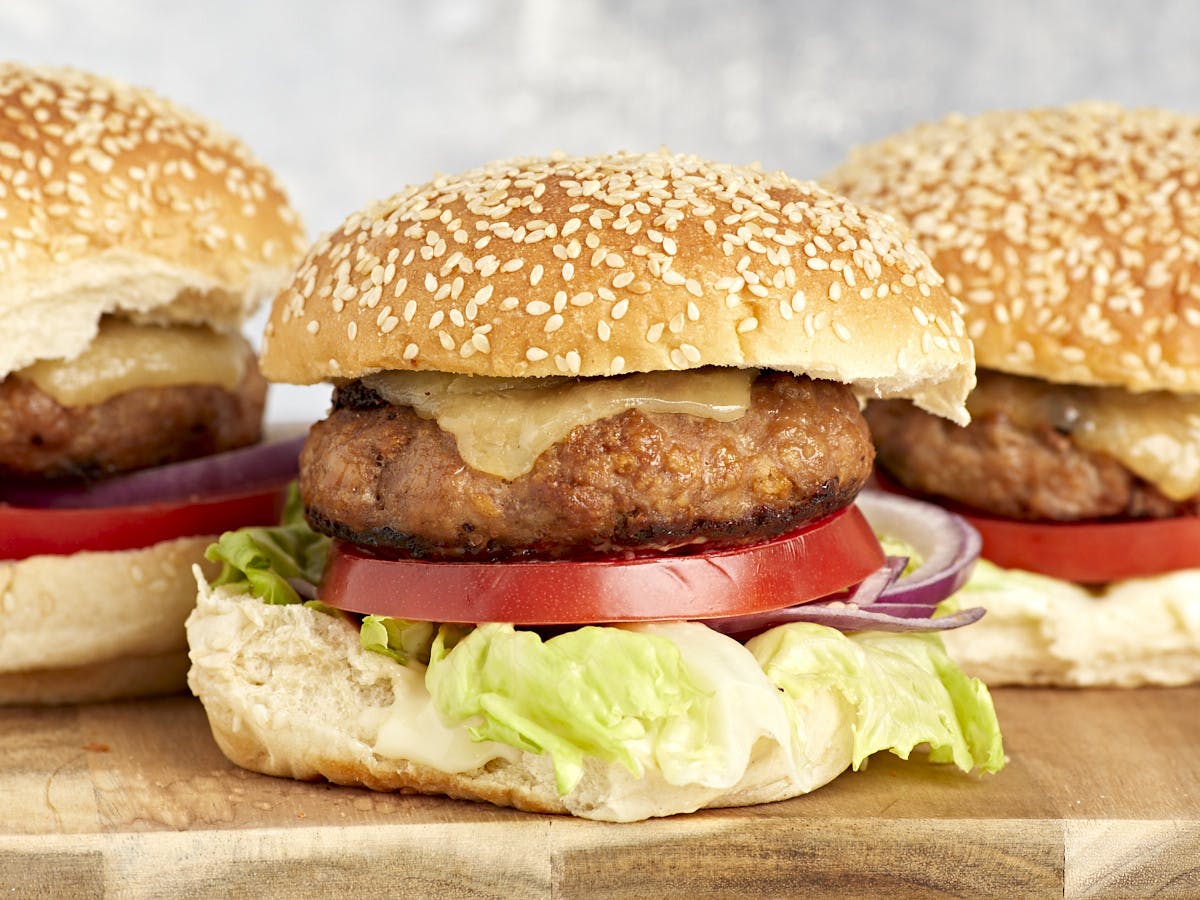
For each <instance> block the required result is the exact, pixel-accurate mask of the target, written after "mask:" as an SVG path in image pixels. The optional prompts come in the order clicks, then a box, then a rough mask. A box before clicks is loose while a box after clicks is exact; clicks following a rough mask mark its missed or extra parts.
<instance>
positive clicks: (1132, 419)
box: [967, 373, 1200, 501]
mask: <svg viewBox="0 0 1200 900" xmlns="http://www.w3.org/2000/svg"><path fill="white" fill-rule="evenodd" d="M967 407H968V409H969V410H970V412H971V416H972V418H974V417H976V416H982V415H985V414H987V413H988V412H989V411H998V412H999V411H1002V412H1003V413H1004V414H1005V415H1008V416H1009V417H1010V418H1011V419H1012V420H1013V421H1015V422H1016V423H1017V424H1018V425H1021V426H1024V427H1031V426H1033V425H1044V424H1048V425H1050V426H1052V427H1054V428H1056V429H1058V430H1059V431H1061V432H1062V433H1064V434H1066V435H1068V436H1069V437H1070V439H1071V441H1072V442H1074V443H1075V444H1076V446H1078V447H1080V448H1082V449H1084V450H1088V451H1090V452H1093V453H1103V454H1106V455H1108V456H1111V457H1112V458H1114V459H1116V460H1117V461H1118V462H1120V463H1121V464H1122V465H1123V466H1125V468H1127V469H1129V470H1130V471H1131V472H1133V473H1135V474H1136V475H1138V476H1140V477H1141V478H1144V479H1145V480H1146V481H1148V482H1150V483H1151V484H1153V485H1155V486H1157V487H1158V489H1159V490H1160V491H1162V493H1163V494H1164V495H1165V496H1167V497H1169V498H1170V499H1172V500H1176V501H1179V500H1186V499H1188V498H1189V497H1194V496H1196V495H1197V494H1200V396H1197V395H1194V394H1171V393H1168V392H1166V391H1151V392H1149V393H1144V394H1134V393H1130V392H1129V391H1126V390H1122V389H1121V388H1115V387H1082V386H1078V385H1064V384H1050V383H1048V382H1044V381H1038V380H1037V379H1032V378H1016V377H1014V376H1006V375H997V374H995V373H989V375H988V376H987V377H986V378H983V377H981V378H980V381H979V387H977V388H976V390H975V392H974V393H972V394H971V397H970V399H969V401H968V403H967Z"/></svg>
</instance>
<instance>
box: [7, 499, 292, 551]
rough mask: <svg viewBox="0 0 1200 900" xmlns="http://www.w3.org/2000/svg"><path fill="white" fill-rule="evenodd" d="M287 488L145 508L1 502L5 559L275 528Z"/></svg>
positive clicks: (147, 505)
mask: <svg viewBox="0 0 1200 900" xmlns="http://www.w3.org/2000/svg"><path fill="white" fill-rule="evenodd" d="M286 488H287V485H286V484H282V485H275V486H273V487H269V488H260V489H259V490H256V491H253V492H251V493H244V494H233V495H225V496H219V497H213V498H208V499H203V500H175V501H171V502H168V503H151V504H145V505H140V506H109V507H95V508H83V509H36V508H32V507H27V506H9V505H8V504H4V503H0V559H25V558H26V557H29V556H38V555H41V554H56V555H64V554H69V553H76V552H78V551H80V550H132V549H135V548H138V547H149V546H150V545H151V544H157V543H158V542H160V541H166V540H171V539H173V538H179V537H191V536H194V535H200V534H220V533H221V532H222V531H228V530H230V529H233V528H241V527H242V526H244V525H273V524H275V523H276V522H278V521H279V515H280V512H281V511H282V510H283V504H284V501H285V499H286Z"/></svg>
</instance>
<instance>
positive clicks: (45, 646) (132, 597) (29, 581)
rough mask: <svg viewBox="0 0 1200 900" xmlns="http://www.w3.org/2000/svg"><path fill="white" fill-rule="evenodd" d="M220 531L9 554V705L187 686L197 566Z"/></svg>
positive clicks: (5, 623)
mask: <svg viewBox="0 0 1200 900" xmlns="http://www.w3.org/2000/svg"><path fill="white" fill-rule="evenodd" d="M212 540H213V539H212V537H189V538H179V539H178V540H173V541H164V542H162V543H159V544H154V545H153V546H151V547H146V548H144V549H138V550H119V551H112V552H103V553H98V552H81V553H75V554H72V555H70V556H31V557H29V558H28V559H23V560H18V561H15V562H13V561H9V562H0V705H5V704H11V703H72V702H79V701H90V700H110V699H115V698H120V697H139V696H146V695H148V694H163V693H172V692H175V691H180V690H183V688H184V687H185V684H186V677H187V665H186V655H187V641H186V637H185V634H184V628H183V623H184V621H185V620H186V619H187V616H188V613H190V612H191V610H192V607H193V606H194V605H195V601H196V582H195V578H194V576H193V575H192V566H193V565H196V564H199V563H203V564H204V565H205V566H206V567H207V568H208V570H209V571H210V572H211V571H214V569H213V567H212V564H211V563H207V562H204V549H205V547H207V546H208V545H209V544H210V543H212Z"/></svg>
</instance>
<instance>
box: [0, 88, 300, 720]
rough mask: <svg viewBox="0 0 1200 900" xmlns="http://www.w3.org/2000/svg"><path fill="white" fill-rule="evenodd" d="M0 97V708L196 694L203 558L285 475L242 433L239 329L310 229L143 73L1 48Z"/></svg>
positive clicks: (258, 169) (259, 512)
mask: <svg viewBox="0 0 1200 900" xmlns="http://www.w3.org/2000/svg"><path fill="white" fill-rule="evenodd" d="M0 113H2V115H0V323H2V325H3V335H4V337H3V340H0V611H2V614H0V703H13V702H65V701H75V700H89V699H102V698H110V697H120V696H130V695H137V694H145V693H156V692H163V691H171V690H180V689H182V688H183V686H184V679H185V673H186V668H187V656H186V644H185V638H184V632H183V621H184V619H185V618H186V616H187V614H188V612H189V611H190V609H191V607H192V605H193V602H194V598H195V591H194V588H193V587H192V586H191V585H192V584H193V582H192V575H191V569H192V566H193V565H194V564H195V563H196V562H197V561H200V560H201V559H202V558H203V551H204V547H205V546H206V545H207V544H208V543H209V542H210V540H211V536H213V535H215V534H219V533H220V532H221V531H223V530H225V529H227V528H231V527H236V526H237V525H239V524H246V523H250V522H254V521H263V520H267V521H269V520H271V519H272V518H273V517H274V516H275V515H277V508H278V496H279V493H280V488H279V483H278V482H279V480H280V479H281V478H282V480H283V481H284V482H286V481H287V478H288V475H287V471H286V465H285V466H284V468H283V469H282V470H280V468H279V466H278V465H277V464H276V463H277V462H278V460H275V461H274V462H273V463H272V472H268V473H264V471H263V470H262V467H263V463H264V460H265V457H264V451H258V450H251V451H247V450H240V451H239V450H237V448H244V447H247V446H249V445H253V444H255V443H256V442H257V441H258V440H259V437H260V430H261V419H262V410H263V400H264V396H265V392H266V382H265V381H264V380H263V378H262V376H261V375H260V374H259V372H258V369H257V365H256V361H255V358H254V354H253V351H252V349H251V347H250V345H249V344H248V343H247V341H246V340H245V339H244V338H242V337H241V336H240V334H239V333H238V327H239V325H240V323H241V322H242V321H243V320H244V318H245V317H246V316H247V315H248V314H249V312H250V311H252V310H253V309H254V307H255V306H256V305H257V304H258V303H259V301H260V300H261V299H263V298H264V297H265V296H266V295H267V294H268V293H269V292H271V291H273V290H274V289H276V288H277V287H278V285H279V283H280V281H281V280H282V278H283V277H284V276H285V275H286V273H287V272H288V271H289V270H290V268H291V267H292V266H293V265H294V263H295V260H296V258H297V257H298V255H299V253H300V251H301V250H302V249H303V246H302V243H301V242H302V238H303V235H302V232H301V229H300V226H299V224H298V221H297V217H296V215H295V214H294V213H293V211H292V210H291V209H290V208H289V206H288V205H287V202H286V199H285V198H284V195H283V193H282V192H281V190H280V189H279V187H278V185H277V184H276V182H275V180H274V178H273V176H272V175H271V174H270V173H269V172H268V171H267V170H266V169H264V168H263V166H262V165H261V164H260V163H258V162H257V161H255V160H254V159H253V157H252V156H251V155H250V153H249V151H248V150H247V149H246V148H245V147H244V146H243V145H242V144H241V143H239V142H238V141H236V140H235V139H233V138H231V137H229V136H227V135H225V134H223V133H221V132H220V131H219V130H217V129H216V128H215V127H214V126H212V125H211V124H209V123H208V122H205V121H204V120H202V119H200V118H197V117H196V116H193V115H191V114H190V113H187V112H185V111H183V110H181V109H179V108H178V107H176V106H174V105H172V104H171V103H168V102H167V101H165V100H163V99H162V98H160V97H157V96H156V95H154V94H152V93H150V92H149V91H146V90H143V89H140V88H132V87H127V86H124V85H121V84H118V83H116V82H113V81H109V80H106V79H103V78H99V77H96V76H94V75H90V74H86V73H82V72H76V71H69V70H49V69H47V70H42V69H31V68H28V67H25V66H21V65H17V64H5V65H0ZM226 451H231V452H226ZM274 452H275V451H267V456H270V455H271V454H272V453H274ZM212 454H216V456H213V457H212V459H213V461H211V462H208V461H201V462H192V463H183V464H182V465H171V464H173V463H180V462H181V461H184V460H196V459H197V458H200V457H208V456H209V455H212ZM293 471H294V461H293ZM264 474H267V475H272V476H273V478H274V481H275V483H274V484H270V485H266V484H264V483H263V481H262V478H263V475H264ZM198 500H199V501H201V502H196V501H198Z"/></svg>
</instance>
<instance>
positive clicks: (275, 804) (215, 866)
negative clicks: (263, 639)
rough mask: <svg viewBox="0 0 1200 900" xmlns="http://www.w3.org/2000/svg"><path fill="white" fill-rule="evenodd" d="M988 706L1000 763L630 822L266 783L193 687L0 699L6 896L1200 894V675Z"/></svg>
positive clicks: (865, 778)
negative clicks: (56, 699)
mask: <svg viewBox="0 0 1200 900" xmlns="http://www.w3.org/2000/svg"><path fill="white" fill-rule="evenodd" d="M995 696H996V704H997V708H998V711H999V713H1000V716H1001V722H1002V724H1003V725H1004V730H1005V736H1006V749H1007V751H1008V755H1009V760H1010V761H1009V765H1008V767H1007V768H1006V769H1004V771H1002V772H1001V773H1000V774H999V775H996V776H989V777H966V776H962V775H961V774H959V773H957V771H956V770H953V769H950V768H946V767H940V766H933V765H930V764H927V763H925V762H910V763H904V762H901V761H899V760H896V759H894V758H893V757H891V756H890V755H888V754H880V755H878V756H876V757H874V758H872V760H871V762H870V765H869V767H868V768H867V769H866V770H865V771H863V772H860V773H848V774H846V775H844V776H842V777H841V778H839V779H838V780H837V781H835V782H834V783H833V784H831V785H829V786H828V787H825V788H822V789H821V790H819V791H817V792H815V793H813V794H810V795H809V796H807V797H800V798H797V799H795V800H789V801H786V802H783V803H776V804H769V805H765V806H758V807H751V808H747V809H733V810H712V811H704V812H700V813H696V814H693V815H690V816H676V817H674V818H671V819H663V820H655V821H650V822H643V823H637V824H631V825H610V824H602V823H595V822H587V821H582V820H577V819H571V818H564V817H555V816H538V815H531V814H526V813H519V812H514V811H512V810H504V809H495V808H491V807H487V806H482V805H476V804H470V803H463V802H458V801H451V800H444V799H439V798H430V797H411V796H402V795H392V794H374V793H371V792H369V791H364V790H358V789H353V788H342V787H336V786H332V785H328V784H302V783H298V782H292V781H286V780H280V779H274V778H268V777H265V776H260V775H254V774H251V773H249V772H244V771H241V770H239V769H237V768H235V767H233V766H232V765H230V764H229V763H228V762H227V761H226V760H225V758H224V757H223V756H221V754H220V752H219V751H218V750H217V748H216V746H215V745H214V744H213V742H212V739H211V737H210V736H209V734H208V728H207V725H206V722H205V719H204V713H203V710H202V709H201V708H200V706H199V704H198V703H197V702H196V701H195V700H192V699H191V698H186V697H172V698H166V699H162V700H155V701H141V702H130V703H112V704H100V705H93V706H82V707H66V708H60V709H24V708H15V709H7V710H0V897H9V896H12V897H39V896H46V897H143V896H154V897H180V896H188V897H192V896H222V897H254V898H259V897H306V896H320V895H326V896H351V895H352V896H354V897H356V898H365V897H375V896H404V895H414V894H415V895H421V896H496V897H606V896H608V897H616V896H637V897H645V896H657V897H673V896H686V897H698V896H723V895H724V896H786V895H801V896H879V895H888V896H891V897H907V896H920V897H949V896H971V897H984V896H1006V897H1013V896H1021V897H1062V896H1064V895H1065V896H1068V897H1085V896H1086V897H1113V898H1117V897H1121V898H1124V897H1134V896H1151V895H1153V896H1164V897H1191V898H1195V897H1200V687H1196V688H1180V689H1174V690H1141V691H1048V690H998V691H996V692H995Z"/></svg>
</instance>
